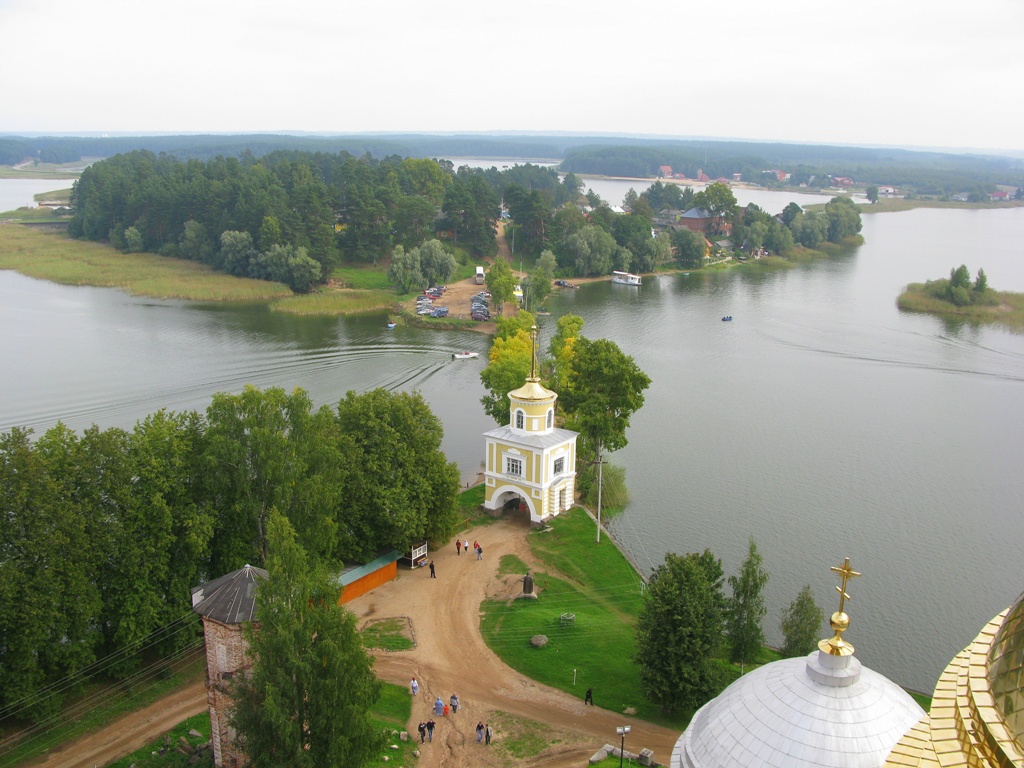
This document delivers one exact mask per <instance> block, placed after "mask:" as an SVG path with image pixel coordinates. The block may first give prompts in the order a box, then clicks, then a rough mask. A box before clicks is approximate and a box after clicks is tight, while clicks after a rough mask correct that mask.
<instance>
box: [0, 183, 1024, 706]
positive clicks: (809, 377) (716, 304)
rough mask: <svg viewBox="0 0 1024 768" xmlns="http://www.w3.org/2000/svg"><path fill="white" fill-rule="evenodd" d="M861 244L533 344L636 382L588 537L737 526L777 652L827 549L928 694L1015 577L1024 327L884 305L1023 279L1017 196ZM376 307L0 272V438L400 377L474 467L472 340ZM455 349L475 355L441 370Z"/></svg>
mask: <svg viewBox="0 0 1024 768" xmlns="http://www.w3.org/2000/svg"><path fill="white" fill-rule="evenodd" d="M0 184H2V183H0ZM627 188H628V187H627ZM637 191H640V190H639V189H638V190H637ZM762 194H772V193H762ZM790 199H793V196H791V195H786V194H781V195H779V196H778V197H777V198H771V199H770V200H769V204H765V205H764V207H766V208H767V209H769V210H774V209H778V210H781V209H782V207H784V206H785V204H786V203H787V202H788V201H789V200H790ZM773 201H777V202H778V204H777V205H775V204H771V203H772V202H773ZM19 204H23V203H19ZM759 204H761V203H759ZM864 237H865V244H864V245H863V246H861V247H860V248H858V249H856V250H855V251H852V252H850V253H848V254H844V255H842V256H836V257H832V258H830V259H828V260H824V261H820V262H817V263H814V264H808V265H803V266H799V267H797V268H794V269H790V270H784V271H782V270H780V271H761V270H757V269H748V268H744V269H735V270H731V271H726V272H721V273H716V274H709V275H697V274H692V275H690V276H683V275H673V276H665V277H661V278H651V279H646V280H645V283H644V285H643V286H641V287H640V288H630V287H627V286H613V285H611V284H609V283H599V284H593V285H587V286H584V287H581V288H580V289H578V290H576V291H567V292H564V293H563V294H561V295H559V296H557V297H554V298H552V299H551V300H550V301H549V302H548V303H549V308H550V309H551V310H552V316H551V317H547V318H541V321H542V322H543V323H544V327H543V328H542V334H543V335H542V343H543V344H545V345H546V344H547V342H548V340H549V339H550V334H551V332H552V329H553V327H554V321H555V320H556V319H557V317H558V315H559V314H562V313H565V312H574V313H578V314H580V315H582V316H583V317H584V318H585V320H586V328H585V330H584V333H586V334H587V335H588V336H590V337H591V338H600V337H607V338H610V339H613V340H614V341H616V342H617V343H618V344H619V345H620V346H621V347H622V348H623V349H624V350H625V351H627V352H628V353H629V354H631V355H633V356H634V357H635V358H636V361H637V363H638V364H639V365H640V367H641V368H642V369H644V370H645V371H646V372H647V373H648V374H649V375H650V377H651V379H652V381H653V383H652V385H651V388H650V390H648V394H647V403H646V405H645V406H644V408H643V409H642V410H641V411H640V412H639V413H638V414H636V416H635V417H634V419H633V424H632V428H631V429H630V432H629V438H630V444H629V446H628V447H627V448H625V449H624V450H622V451H619V452H617V453H615V454H611V456H610V457H609V458H610V460H611V461H612V462H613V463H616V464H620V465H622V466H624V467H626V470H627V479H628V483H629V487H630V490H631V493H632V501H631V503H630V505H629V507H628V508H627V509H626V510H625V511H624V512H623V513H622V514H621V515H620V516H619V517H617V518H615V519H614V520H612V521H611V522H610V528H611V530H612V531H613V533H614V534H615V536H616V538H617V539H618V540H619V541H620V542H622V544H623V545H624V546H625V547H626V549H627V550H628V551H629V552H630V554H631V555H632V556H633V557H634V559H635V560H636V561H637V562H638V563H640V565H641V566H642V567H646V568H650V567H651V566H653V565H654V564H657V563H659V562H660V561H661V560H662V558H663V556H664V553H665V552H666V550H671V551H674V552H680V553H682V552H688V551H694V550H703V549H704V548H710V549H711V550H712V551H713V552H714V553H715V554H716V555H717V556H719V557H720V558H722V561H723V566H724V568H725V571H726V573H727V574H729V573H733V572H735V570H736V568H737V567H738V566H739V564H740V562H741V561H742V559H743V557H744V555H745V553H746V548H747V542H748V539H749V537H751V536H753V537H755V538H756V540H757V542H758V546H759V548H760V550H761V552H762V554H763V556H764V560H765V565H766V567H767V568H768V570H769V571H770V572H771V581H770V582H769V583H768V587H767V589H766V595H767V601H768V606H769V615H768V617H767V619H766V621H765V626H766V630H767V632H768V635H769V640H770V641H773V642H778V641H779V640H780V639H781V635H780V633H779V631H778V623H779V620H780V617H781V612H782V610H783V609H784V608H785V606H787V605H788V604H789V602H790V601H791V600H793V598H794V597H795V596H796V594H797V592H798V591H799V590H800V588H801V587H802V586H803V585H804V584H811V585H812V586H813V589H814V591H815V595H816V598H817V600H818V603H819V605H821V606H822V608H823V609H824V610H825V612H826V615H827V614H828V613H831V612H832V611H834V610H836V608H837V604H836V600H835V593H834V590H833V585H834V584H835V583H836V580H835V578H834V574H832V573H831V572H830V571H829V570H828V568H829V566H831V565H835V564H838V563H839V562H841V561H842V559H843V558H844V557H846V556H849V557H850V558H851V562H852V564H853V566H854V567H855V568H856V569H857V570H859V571H862V572H863V574H864V576H863V577H862V578H860V579H855V580H854V581H852V582H851V584H850V586H849V590H848V591H849V593H850V594H851V595H852V600H851V601H850V602H849V603H848V612H849V613H850V615H851V617H852V623H851V627H850V630H849V632H848V633H847V637H848V638H849V640H850V641H851V642H852V643H853V644H854V645H855V646H856V647H857V655H858V657H859V658H860V659H861V660H862V661H863V662H864V663H865V664H867V665H868V666H869V667H871V668H873V669H876V670H878V671H879V672H882V673H883V674H885V675H888V676H889V677H891V678H892V679H893V680H895V681H896V682H898V683H900V684H902V685H905V686H908V687H911V688H915V689H919V690H924V691H930V690H931V688H932V686H933V685H934V682H935V680H936V679H937V678H938V675H939V674H940V673H941V671H942V669H943V668H944V667H945V665H946V664H947V663H948V661H949V660H950V659H951V658H952V657H953V656H954V655H955V654H956V652H957V651H958V650H960V649H961V648H963V647H964V646H965V645H967V643H968V642H970V641H971V640H972V639H973V638H974V636H975V635H976V634H977V632H978V631H979V629H980V628H981V627H982V625H983V624H984V623H985V622H986V621H988V620H989V619H990V618H991V617H992V616H994V615H995V614H996V613H998V612H999V611H1001V610H1002V609H1003V608H1005V607H1006V606H1007V605H1009V604H1010V603H1011V602H1012V601H1013V599H1014V598H1015V597H1016V596H1017V595H1018V594H1019V593H1020V592H1021V589H1022V587H1024V579H1022V575H1024V573H1022V568H1021V566H1020V548H1021V542H1022V541H1024V516H1022V512H1024V473H1022V472H1021V467H1020V465H1021V460H1020V457H1021V455H1022V448H1024V336H1021V335H1015V334H1011V333H1009V332H1007V331H1005V330H1003V329H999V328H995V327H974V326H971V325H967V324H963V325H958V324H952V323H946V322H943V321H942V320H940V319H937V318H934V317H930V316H924V315H911V314H905V313H901V312H899V311H898V310H897V309H896V306H895V299H896V296H897V294H898V293H899V292H900V290H901V288H902V287H903V286H904V285H905V284H906V283H908V282H916V281H921V280H924V279H928V278H937V277H943V276H946V275H948V273H949V271H950V268H951V267H954V266H956V265H959V264H961V263H966V264H967V266H968V267H969V268H970V270H971V272H972V273H974V272H976V271H977V269H978V268H979V267H983V268H984V269H985V271H986V273H987V274H988V277H989V284H990V285H992V286H993V287H995V288H996V289H1001V290H1014V291H1024V252H1022V248H1024V246H1022V244H1024V209H1008V210H987V211H970V210H968V211H933V210H917V211H910V212H905V213H892V214H870V215H866V216H865V217H864ZM724 315H732V316H733V318H734V320H733V321H732V322H731V323H723V322H722V321H721V317H722V316H724ZM384 321H385V317H384V316H383V315H381V316H379V317H367V318H356V319H309V318H293V317H288V316H281V315H276V314H273V313H270V312H268V311H267V310H265V309H264V308H262V307H228V306H220V305H209V304H206V305H204V304H191V303H185V302H169V301H156V300H152V299H144V298H133V297H130V296H127V295H125V294H123V293H121V292H119V291H116V290H110V289H100V288H73V287H65V286H57V285H52V284H49V283H45V282H42V281H37V280H32V279H30V278H26V277H23V276H21V275H18V274H16V273H13V272H8V271H5V272H0V329H2V332H0V430H9V429H10V428H11V427H13V426H27V427H31V428H34V429H35V430H36V431H37V432H42V431H45V430H46V429H48V428H49V427H50V426H52V425H53V424H54V423H56V422H57V421H58V420H61V421H63V422H64V423H66V424H68V425H69V426H71V427H73V428H75V429H78V430H81V429H83V428H85V427H87V426H88V425H90V424H93V423H96V424H97V425H99V426H100V427H101V428H107V427H112V426H119V427H126V428H130V427H131V426H132V425H133V424H134V423H135V422H136V421H137V420H138V419H140V418H142V417H144V416H145V415H147V414H149V413H151V412H154V411H156V410H158V409H160V408H168V409H170V410H183V409H197V410H203V409H205V408H206V406H207V405H208V404H209V401H210V397H211V395H212V394H213V393H215V392H219V391H225V392H238V391H240V390H241V389H242V387H243V386H245V385H246V384H253V385H255V386H257V387H263V388H265V387H271V386H280V387H284V388H286V389H291V388H293V387H302V388H303V389H305V390H307V391H308V392H309V393H310V396H311V397H312V398H313V400H314V401H315V402H316V403H318V404H319V403H336V402H337V401H338V400H339V399H340V398H341V397H342V396H343V395H344V393H345V392H346V391H347V390H350V389H352V390H357V391H365V390H368V389H371V388H374V387H385V388H388V389H400V390H414V389H415V390H418V391H420V392H422V393H423V396H424V397H425V398H426V400H427V401H428V402H429V403H430V405H431V407H432V408H433V410H434V412H435V413H436V414H437V415H438V417H439V418H440V419H441V421H442V423H443V425H444V430H445V434H444V442H443V446H444V449H445V451H446V452H447V453H448V455H449V458H450V459H451V460H453V461H455V462H457V463H458V465H459V468H460V471H461V474H462V477H463V480H464V481H465V480H469V479H472V478H473V477H474V476H475V474H476V472H477V471H478V470H479V469H480V466H481V459H482V453H483V439H482V438H481V432H483V431H485V430H487V429H490V428H492V427H493V426H494V425H493V422H491V421H489V420H488V419H487V418H486V417H485V416H484V415H483V413H482V411H481V408H480V406H479V398H480V397H481V395H482V394H483V390H482V387H481V385H480V382H479V372H480V370H481V368H482V367H483V365H484V362H485V359H484V358H485V355H484V354H483V353H485V352H486V351H487V349H488V347H489V339H488V338H487V337H484V336H482V335H477V334H472V333H446V332H431V331H424V330H418V329H411V328H401V327H400V328H396V329H395V330H393V331H387V330H386V329H385V328H384ZM461 350H472V351H477V352H480V353H481V357H480V358H478V359H476V360H462V361H454V362H453V361H452V360H451V358H450V354H451V353H452V352H454V351H461ZM824 634H825V629H824V628H823V630H822V635H823V636H824Z"/></svg>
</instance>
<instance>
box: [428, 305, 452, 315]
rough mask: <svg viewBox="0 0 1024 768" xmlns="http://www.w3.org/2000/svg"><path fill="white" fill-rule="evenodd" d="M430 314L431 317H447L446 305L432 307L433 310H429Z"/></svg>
mask: <svg viewBox="0 0 1024 768" xmlns="http://www.w3.org/2000/svg"><path fill="white" fill-rule="evenodd" d="M430 316H431V317H447V316H448V307H434V309H433V311H431V313H430Z"/></svg>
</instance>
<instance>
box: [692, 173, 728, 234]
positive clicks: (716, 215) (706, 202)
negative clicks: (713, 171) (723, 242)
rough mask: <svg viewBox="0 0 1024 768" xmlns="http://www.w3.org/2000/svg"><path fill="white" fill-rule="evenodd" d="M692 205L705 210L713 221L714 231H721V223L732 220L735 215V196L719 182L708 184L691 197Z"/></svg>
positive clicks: (726, 186)
mask: <svg viewBox="0 0 1024 768" xmlns="http://www.w3.org/2000/svg"><path fill="white" fill-rule="evenodd" d="M693 204H694V205H695V206H697V207H698V208H703V209H704V210H706V211H707V212H708V213H709V214H710V215H711V217H712V218H713V219H715V222H714V231H715V232H716V233H718V232H720V231H721V230H722V223H723V222H724V221H726V220H728V219H730V218H732V217H733V216H734V215H735V213H736V208H737V205H738V204H737V202H736V196H735V195H733V193H732V190H731V189H729V187H728V185H726V184H722V183H721V182H719V181H715V182H712V183H711V184H708V185H707V186H706V187H705V188H704V189H702V190H701V191H700V192H698V193H696V194H695V195H694V196H693Z"/></svg>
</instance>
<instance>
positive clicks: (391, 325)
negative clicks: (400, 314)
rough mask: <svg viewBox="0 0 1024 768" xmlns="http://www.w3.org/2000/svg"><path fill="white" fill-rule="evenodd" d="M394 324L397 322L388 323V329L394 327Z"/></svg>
mask: <svg viewBox="0 0 1024 768" xmlns="http://www.w3.org/2000/svg"><path fill="white" fill-rule="evenodd" d="M396 325H398V323H388V330H389V331H390V330H391V329H392V328H394V327H395V326H396Z"/></svg>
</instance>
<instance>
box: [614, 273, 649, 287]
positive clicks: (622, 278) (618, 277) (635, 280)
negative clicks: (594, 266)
mask: <svg viewBox="0 0 1024 768" xmlns="http://www.w3.org/2000/svg"><path fill="white" fill-rule="evenodd" d="M612 282H613V283H618V284H619V285H640V283H641V282H642V280H641V278H640V275H634V274H632V273H630V272H620V271H619V270H615V271H614V272H612Z"/></svg>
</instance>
